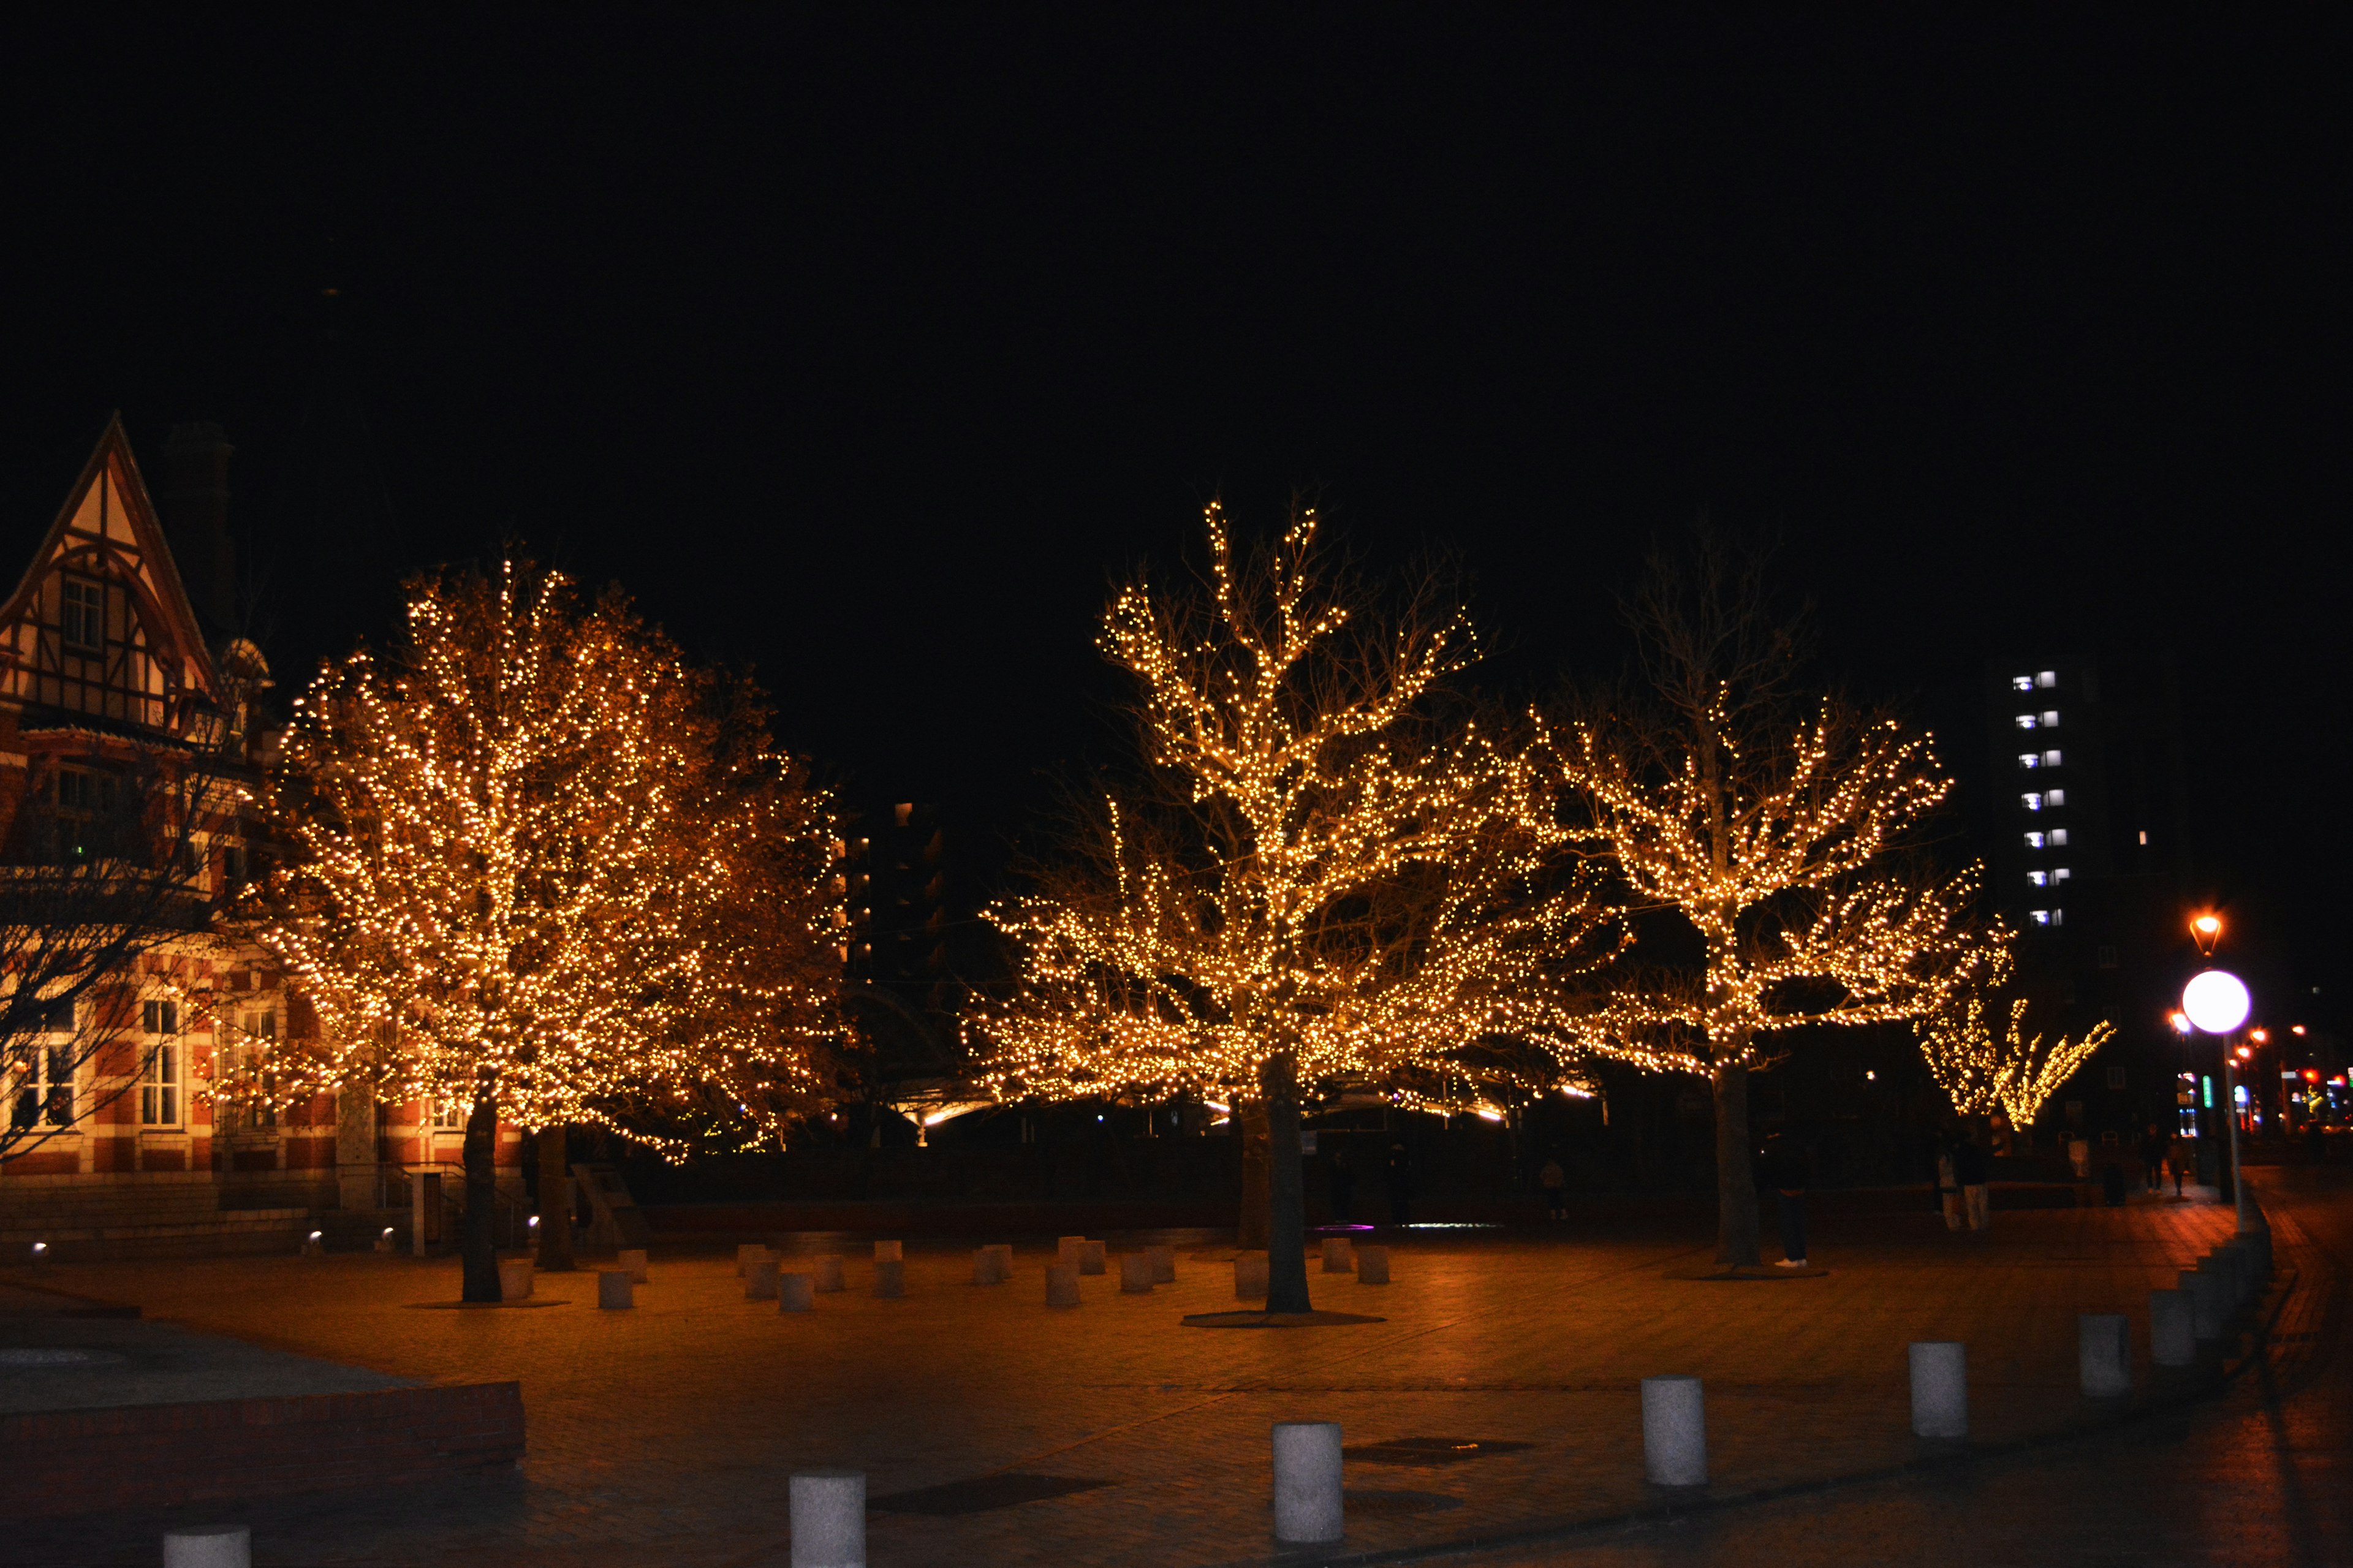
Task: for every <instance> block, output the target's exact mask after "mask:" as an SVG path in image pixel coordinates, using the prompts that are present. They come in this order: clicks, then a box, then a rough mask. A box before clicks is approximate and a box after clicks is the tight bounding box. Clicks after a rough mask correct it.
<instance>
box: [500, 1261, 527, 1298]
mask: <svg viewBox="0 0 2353 1568" xmlns="http://www.w3.org/2000/svg"><path fill="white" fill-rule="evenodd" d="M530 1295H531V1259H530V1258H500V1259H499V1300H501V1301H521V1300H526V1299H528V1298H529V1297H530Z"/></svg>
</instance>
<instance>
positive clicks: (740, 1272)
mask: <svg viewBox="0 0 2353 1568" xmlns="http://www.w3.org/2000/svg"><path fill="white" fill-rule="evenodd" d="M767 1256H768V1249H767V1248H766V1247H764V1246H762V1245H761V1244H760V1243H758V1242H756V1241H747V1242H744V1244H742V1245H741V1246H739V1247H736V1248H735V1278H736V1279H743V1278H744V1277H745V1276H746V1275H748V1274H750V1273H751V1272H752V1260H753V1259H754V1258H765V1257H767Z"/></svg>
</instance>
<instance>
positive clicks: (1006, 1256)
mask: <svg viewBox="0 0 2353 1568" xmlns="http://www.w3.org/2000/svg"><path fill="white" fill-rule="evenodd" d="M988 1254H989V1256H990V1257H992V1258H996V1259H997V1283H999V1284H1003V1283H1004V1282H1005V1281H1006V1280H1008V1279H1012V1278H1013V1246H1012V1244H1011V1243H1010V1242H1004V1241H993V1242H991V1243H989V1245H988Z"/></svg>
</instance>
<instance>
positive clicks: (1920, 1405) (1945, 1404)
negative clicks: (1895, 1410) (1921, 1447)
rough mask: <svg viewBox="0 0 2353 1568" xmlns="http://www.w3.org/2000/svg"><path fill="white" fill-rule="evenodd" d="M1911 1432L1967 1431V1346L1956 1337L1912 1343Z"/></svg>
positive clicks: (1952, 1434)
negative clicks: (1955, 1338) (1954, 1338)
mask: <svg viewBox="0 0 2353 1568" xmlns="http://www.w3.org/2000/svg"><path fill="white" fill-rule="evenodd" d="M1912 1435H1913V1436H1915V1437H1966V1436H1968V1435H1969V1357H1968V1346H1967V1345H1964V1344H1963V1343H1961V1342H1960V1341H1958V1340H1915V1341H1914V1342H1913V1343H1912Z"/></svg>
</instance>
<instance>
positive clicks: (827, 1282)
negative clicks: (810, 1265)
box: [817, 1252, 849, 1290]
mask: <svg viewBox="0 0 2353 1568" xmlns="http://www.w3.org/2000/svg"><path fill="white" fill-rule="evenodd" d="M817 1288H818V1289H820V1290H843V1289H849V1287H848V1286H847V1285H845V1284H844V1283H843V1281H842V1278H841V1255H840V1254H839V1253H838V1252H828V1253H827V1254H826V1255H825V1256H824V1257H822V1258H818V1260H817Z"/></svg>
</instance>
